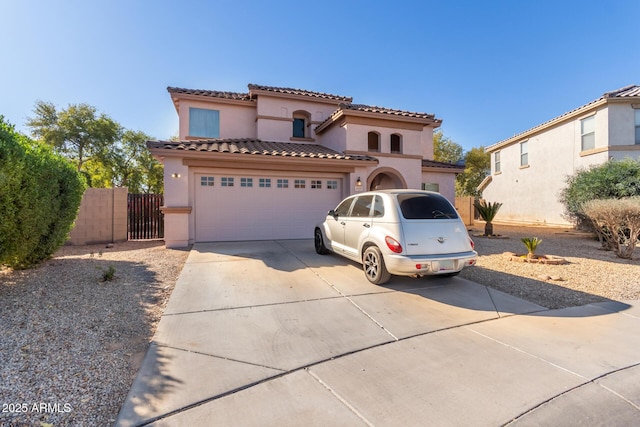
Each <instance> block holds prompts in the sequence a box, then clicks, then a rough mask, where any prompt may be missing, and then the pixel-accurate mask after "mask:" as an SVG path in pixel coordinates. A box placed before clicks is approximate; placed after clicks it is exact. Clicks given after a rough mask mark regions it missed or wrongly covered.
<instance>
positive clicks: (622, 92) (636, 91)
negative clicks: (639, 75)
mask: <svg viewBox="0 0 640 427" xmlns="http://www.w3.org/2000/svg"><path fill="white" fill-rule="evenodd" d="M631 96H640V86H637V85H629V86H625V87H623V88H621V89H618V90H614V91H611V92H607V93H605V94H604V95H602V98H628V97H631Z"/></svg>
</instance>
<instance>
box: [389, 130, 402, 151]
mask: <svg viewBox="0 0 640 427" xmlns="http://www.w3.org/2000/svg"><path fill="white" fill-rule="evenodd" d="M391 152H392V153H395V154H402V136H401V135H399V134H397V133H394V134H393V135H391Z"/></svg>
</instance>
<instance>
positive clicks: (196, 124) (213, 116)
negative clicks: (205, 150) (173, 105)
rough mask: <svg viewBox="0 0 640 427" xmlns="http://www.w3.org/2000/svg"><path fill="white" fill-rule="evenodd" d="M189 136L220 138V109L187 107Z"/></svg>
mask: <svg viewBox="0 0 640 427" xmlns="http://www.w3.org/2000/svg"><path fill="white" fill-rule="evenodd" d="M189 136H199V137H203V138H220V111H218V110H204V109H202V108H189Z"/></svg>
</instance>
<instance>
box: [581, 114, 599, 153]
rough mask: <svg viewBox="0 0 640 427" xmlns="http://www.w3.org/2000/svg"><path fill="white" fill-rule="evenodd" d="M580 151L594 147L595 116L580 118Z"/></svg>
mask: <svg viewBox="0 0 640 427" xmlns="http://www.w3.org/2000/svg"><path fill="white" fill-rule="evenodd" d="M580 135H581V138H582V151H584V150H591V149H592V148H596V116H591V117H587V118H586V119H582V120H580Z"/></svg>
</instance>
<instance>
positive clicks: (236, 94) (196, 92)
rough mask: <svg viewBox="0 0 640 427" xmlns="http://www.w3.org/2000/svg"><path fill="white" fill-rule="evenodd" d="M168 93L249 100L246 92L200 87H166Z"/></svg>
mask: <svg viewBox="0 0 640 427" xmlns="http://www.w3.org/2000/svg"><path fill="white" fill-rule="evenodd" d="M167 91H168V92H169V93H184V94H186V95H199V96H210V97H212V98H224V99H237V100H240V101H250V100H251V98H250V97H249V94H248V93H240V92H222V91H217V90H201V89H184V88H181V87H171V86H169V87H168V88H167Z"/></svg>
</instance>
